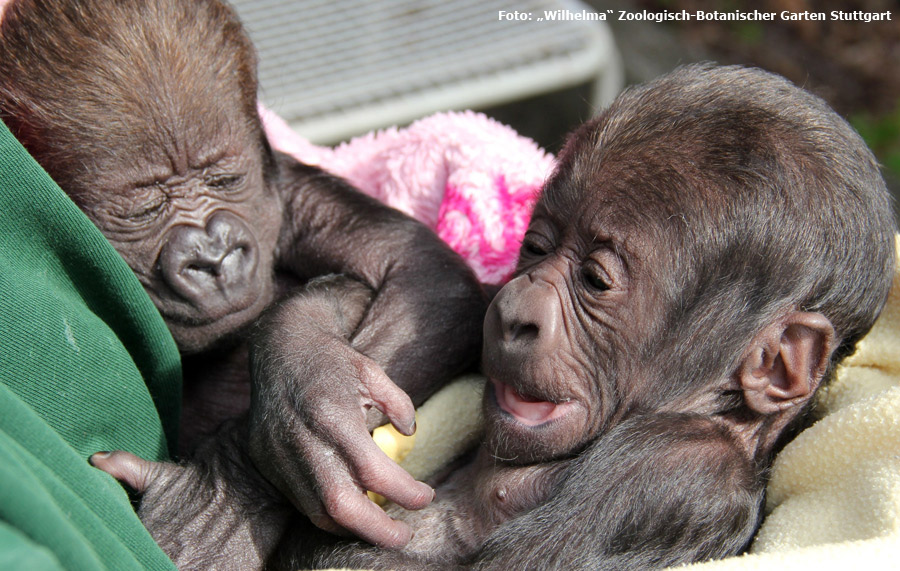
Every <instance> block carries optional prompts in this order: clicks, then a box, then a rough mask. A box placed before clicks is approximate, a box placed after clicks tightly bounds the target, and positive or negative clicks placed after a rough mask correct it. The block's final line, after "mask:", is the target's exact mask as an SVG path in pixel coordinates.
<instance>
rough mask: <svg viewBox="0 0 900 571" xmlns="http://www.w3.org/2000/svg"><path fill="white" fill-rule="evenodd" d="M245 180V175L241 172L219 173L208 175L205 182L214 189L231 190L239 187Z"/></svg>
mask: <svg viewBox="0 0 900 571" xmlns="http://www.w3.org/2000/svg"><path fill="white" fill-rule="evenodd" d="M243 180H244V177H243V175H239V174H217V175H207V176H206V179H205V182H206V186H207V187H209V188H211V189H213V190H223V191H229V190H235V189H236V188H238V187H239V186H240V184H241V182H242V181H243Z"/></svg>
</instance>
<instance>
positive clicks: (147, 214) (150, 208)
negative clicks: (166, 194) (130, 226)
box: [128, 197, 166, 222]
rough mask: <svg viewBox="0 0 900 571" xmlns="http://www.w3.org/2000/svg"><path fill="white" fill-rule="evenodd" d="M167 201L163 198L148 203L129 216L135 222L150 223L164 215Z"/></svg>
mask: <svg viewBox="0 0 900 571" xmlns="http://www.w3.org/2000/svg"><path fill="white" fill-rule="evenodd" d="M165 206H166V200H165V199H164V198H162V197H159V198H156V199H154V200H151V201H150V202H146V203H144V204H142V205H141V206H139V207H138V208H136V209H135V210H134V211H132V212H130V213H129V214H128V218H129V220H131V221H133V222H149V221H150V220H153V219H155V218H156V217H158V216H159V215H160V214H162V211H163V209H164V208H165Z"/></svg>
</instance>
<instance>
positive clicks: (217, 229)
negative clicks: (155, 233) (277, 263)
mask: <svg viewBox="0 0 900 571" xmlns="http://www.w3.org/2000/svg"><path fill="white" fill-rule="evenodd" d="M169 232H170V236H169V237H168V239H167V240H166V244H165V246H164V247H163V249H162V252H161V254H160V269H161V272H162V278H163V280H164V281H165V282H166V284H167V285H168V286H169V287H170V288H171V289H172V290H173V291H174V292H175V293H176V294H177V295H178V296H180V297H181V298H183V299H184V300H185V301H187V302H188V303H190V304H191V305H193V306H194V307H196V308H197V309H198V310H200V311H201V312H204V313H205V314H207V316H208V317H212V318H217V317H221V315H223V314H226V313H230V312H232V311H236V310H239V309H243V308H244V307H246V306H247V305H249V304H250V303H251V302H252V301H253V297H254V295H253V294H254V289H255V288H254V287H253V286H254V279H255V274H256V266H257V248H256V246H255V240H254V239H253V235H252V234H251V232H250V230H249V229H248V228H247V226H246V225H245V224H244V223H243V222H242V221H241V220H240V219H239V218H238V217H237V216H235V215H233V214H231V213H228V212H219V213H216V214H214V215H213V216H211V217H210V218H209V219H208V221H207V224H206V227H205V228H200V227H198V226H188V225H182V226H176V227H174V228H172V229H171V230H169Z"/></svg>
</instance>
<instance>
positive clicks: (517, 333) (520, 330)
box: [508, 323, 540, 342]
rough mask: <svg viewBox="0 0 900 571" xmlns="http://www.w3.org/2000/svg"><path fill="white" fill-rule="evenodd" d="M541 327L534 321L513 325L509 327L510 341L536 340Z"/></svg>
mask: <svg viewBox="0 0 900 571" xmlns="http://www.w3.org/2000/svg"><path fill="white" fill-rule="evenodd" d="M539 333H540V329H538V326H537V325H535V324H533V323H523V324H520V325H513V326H512V327H510V329H509V336H508V340H509V341H520V342H522V341H534V340H535V339H537V337H538V334H539Z"/></svg>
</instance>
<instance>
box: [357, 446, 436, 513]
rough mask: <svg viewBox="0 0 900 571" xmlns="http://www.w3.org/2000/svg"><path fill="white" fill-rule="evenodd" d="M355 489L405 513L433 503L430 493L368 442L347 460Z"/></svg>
mask: <svg viewBox="0 0 900 571" xmlns="http://www.w3.org/2000/svg"><path fill="white" fill-rule="evenodd" d="M348 461H349V463H350V465H351V467H352V468H353V471H354V473H355V474H356V480H357V482H358V483H359V485H360V486H361V487H362V488H364V489H366V490H369V491H372V492H375V493H377V494H380V495H382V496H384V497H385V498H387V499H388V500H390V501H392V502H394V503H395V504H397V505H399V506H401V507H403V508H406V509H408V510H420V509H422V508H424V507H425V506H427V505H428V504H430V503H431V502H432V500H434V494H435V492H434V489H433V488H432V487H431V486H429V485H428V484H426V483H424V482H420V481H418V480H416V479H415V478H413V477H412V476H411V475H410V474H409V472H407V471H406V470H404V469H403V468H401V467H400V466H399V465H398V464H397V463H396V462H394V461H393V460H391V459H390V458H389V457H388V456H387V455H386V454H385V453H384V452H383V451H382V450H381V449H380V448H378V446H377V445H376V444H375V442H374V441H372V440H371V439H370V440H368V442H366V443H365V444H362V445H360V446H359V447H358V449H357V450H354V453H353V455H352V456H351V457H350V458H349V459H348Z"/></svg>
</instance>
